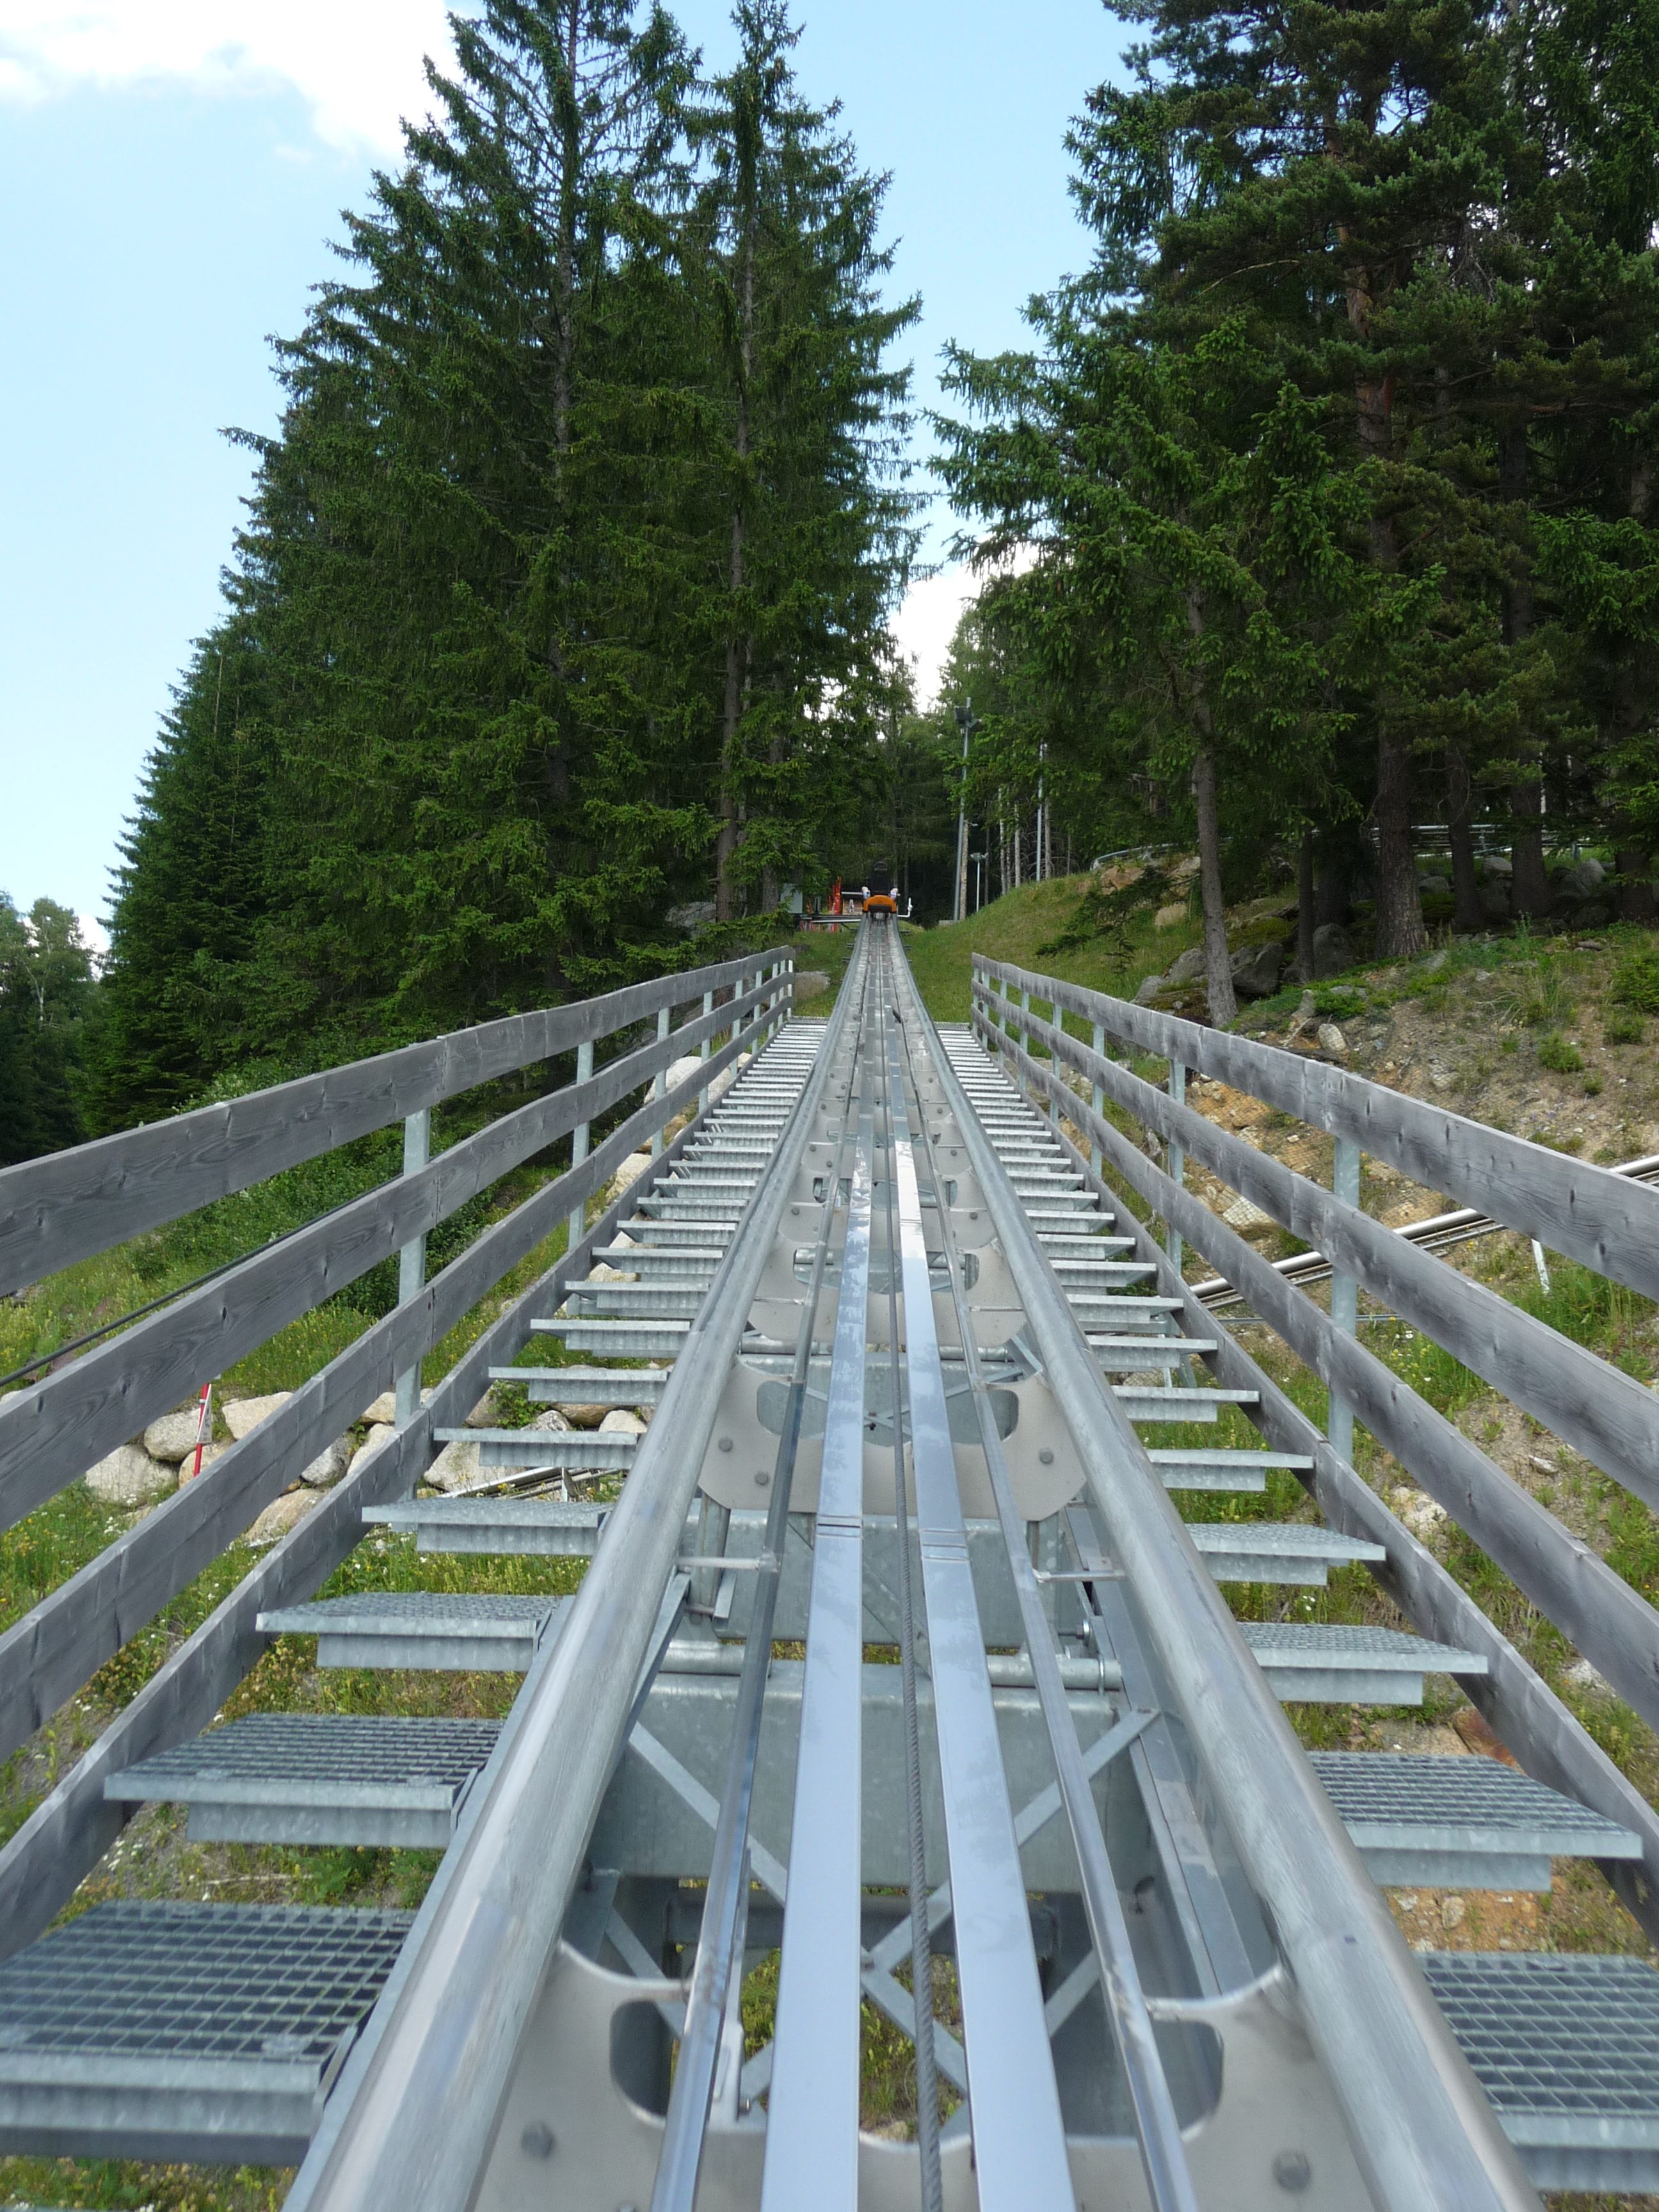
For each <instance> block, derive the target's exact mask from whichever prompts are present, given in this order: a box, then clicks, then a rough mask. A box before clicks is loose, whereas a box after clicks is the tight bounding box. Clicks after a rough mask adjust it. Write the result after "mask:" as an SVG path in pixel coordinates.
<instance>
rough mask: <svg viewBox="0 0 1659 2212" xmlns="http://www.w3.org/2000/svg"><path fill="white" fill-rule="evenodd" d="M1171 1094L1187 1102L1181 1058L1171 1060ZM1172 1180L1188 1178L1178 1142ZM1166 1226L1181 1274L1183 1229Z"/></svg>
mask: <svg viewBox="0 0 1659 2212" xmlns="http://www.w3.org/2000/svg"><path fill="white" fill-rule="evenodd" d="M1170 1097H1171V1098H1173V1099H1174V1101H1175V1103H1176V1105H1177V1106H1184V1105H1185V1104H1186V1103H1187V1070H1186V1068H1185V1067H1184V1066H1182V1063H1181V1062H1180V1061H1179V1060H1171V1061H1170ZM1186 1180H1187V1155H1186V1153H1185V1152H1184V1151H1183V1150H1182V1147H1181V1146H1179V1145H1176V1144H1171V1145H1170V1182H1178V1183H1183V1184H1184V1183H1185V1182H1186ZM1164 1226H1165V1229H1166V1230H1168V1235H1167V1237H1165V1239H1164V1249H1165V1250H1166V1251H1167V1252H1168V1253H1169V1255H1170V1266H1171V1267H1173V1268H1174V1269H1175V1271H1176V1273H1177V1274H1179V1273H1180V1272H1181V1257H1182V1251H1183V1250H1184V1249H1185V1248H1184V1247H1183V1245H1182V1242H1181V1231H1179V1230H1178V1229H1170V1227H1169V1224H1168V1223H1167V1222H1166V1223H1165V1224H1164Z"/></svg>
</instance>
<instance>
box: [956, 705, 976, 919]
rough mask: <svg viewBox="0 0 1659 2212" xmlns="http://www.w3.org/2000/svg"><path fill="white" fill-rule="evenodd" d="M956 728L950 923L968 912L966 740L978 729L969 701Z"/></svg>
mask: <svg viewBox="0 0 1659 2212" xmlns="http://www.w3.org/2000/svg"><path fill="white" fill-rule="evenodd" d="M978 727H979V724H978V722H977V721H976V720H975V719H974V702H973V701H972V700H971V699H967V700H964V701H963V703H962V705H961V706H960V707H958V708H957V728H958V729H959V730H960V731H961V732H962V792H961V797H960V804H959V805H958V808H957V884H956V896H955V897H954V898H953V899H952V901H951V921H963V919H964V918H965V916H966V915H967V912H968V740H969V738H970V737H972V735H973V733H974V732H975V730H976V729H977V728H978Z"/></svg>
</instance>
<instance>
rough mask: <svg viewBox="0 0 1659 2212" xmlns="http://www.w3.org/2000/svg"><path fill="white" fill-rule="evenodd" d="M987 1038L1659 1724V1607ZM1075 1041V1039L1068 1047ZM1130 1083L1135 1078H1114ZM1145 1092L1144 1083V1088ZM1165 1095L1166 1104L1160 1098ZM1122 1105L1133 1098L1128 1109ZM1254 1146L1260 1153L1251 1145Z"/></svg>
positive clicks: (1034, 1067)
mask: <svg viewBox="0 0 1659 2212" xmlns="http://www.w3.org/2000/svg"><path fill="white" fill-rule="evenodd" d="M987 1042H991V1043H992V1045H993V1048H994V1049H1000V1050H1001V1051H1002V1052H1004V1053H1005V1054H1007V1055H1008V1056H1009V1057H1010V1058H1011V1059H1012V1061H1013V1064H1014V1066H1015V1067H1016V1068H1017V1070H1018V1073H1019V1075H1020V1077H1021V1078H1022V1079H1024V1080H1025V1081H1027V1082H1028V1083H1030V1084H1031V1085H1034V1086H1035V1087H1036V1089H1037V1090H1039V1091H1042V1092H1043V1093H1044V1094H1045V1095H1046V1096H1048V1097H1058V1098H1059V1099H1060V1102H1061V1103H1062V1105H1063V1107H1064V1109H1065V1110H1066V1113H1067V1114H1068V1115H1070V1117H1071V1119H1072V1121H1073V1125H1074V1126H1075V1127H1078V1128H1080V1129H1082V1130H1084V1131H1085V1133H1086V1134H1087V1135H1088V1137H1089V1139H1090V1141H1091V1143H1097V1144H1098V1145H1099V1146H1100V1148H1101V1154H1102V1157H1103V1159H1105V1160H1108V1161H1109V1162H1110V1164H1111V1165H1112V1168H1113V1170H1114V1171H1115V1173H1116V1174H1118V1175H1121V1176H1122V1177H1123V1178H1124V1180H1125V1181H1126V1182H1128V1183H1129V1184H1130V1185H1131V1186H1132V1188H1134V1189H1137V1190H1139V1191H1140V1192H1141V1193H1142V1194H1143V1195H1145V1196H1147V1197H1149V1199H1152V1193H1154V1192H1156V1194H1157V1196H1156V1198H1155V1199H1152V1202H1153V1203H1155V1204H1157V1205H1158V1206H1159V1207H1160V1210H1162V1211H1164V1218H1165V1220H1167V1221H1168V1222H1169V1223H1170V1226H1171V1227H1172V1228H1175V1229H1177V1230H1179V1231H1180V1232H1181V1234H1182V1236H1183V1237H1185V1238H1186V1239H1187V1240H1188V1243H1190V1244H1192V1245H1193V1246H1194V1249H1196V1250H1198V1251H1200V1252H1201V1253H1202V1254H1203V1255H1204V1256H1205V1257H1206V1259H1207V1260H1208V1261H1211V1262H1212V1265H1214V1266H1215V1267H1219V1268H1221V1269H1222V1270H1223V1271H1224V1272H1228V1271H1231V1269H1232V1268H1234V1267H1237V1268H1238V1269H1240V1270H1241V1271H1242V1272H1241V1273H1237V1274H1234V1273H1231V1272H1228V1279H1229V1280H1230V1281H1231V1282H1234V1283H1237V1285H1238V1287H1239V1288H1240V1289H1241V1290H1243V1291H1245V1292H1246V1294H1247V1295H1248V1297H1249V1299H1250V1302H1251V1304H1253V1305H1254V1306H1255V1310H1256V1311H1257V1312H1258V1313H1260V1314H1261V1316H1262V1318H1263V1319H1264V1320H1265V1321H1267V1322H1268V1323H1269V1324H1270V1325H1271V1326H1272V1327H1273V1328H1274V1329H1275V1330H1276V1331H1277V1332H1278V1334H1279V1335H1280V1336H1281V1337H1282V1338H1283V1339H1284V1340H1285V1342H1286V1343H1287V1344H1288V1345H1289V1346H1290V1347H1291V1350H1292V1351H1293V1352H1296V1354H1297V1357H1298V1358H1300V1359H1301V1360H1302V1361H1303V1362H1304V1364H1306V1365H1307V1366H1308V1367H1310V1369H1312V1370H1313V1371H1314V1372H1315V1373H1316V1375H1318V1376H1319V1377H1320V1379H1321V1380H1322V1382H1324V1383H1326V1384H1327V1385H1328V1386H1329V1387H1331V1388H1334V1389H1337V1390H1340V1392H1341V1394H1342V1395H1343V1396H1344V1397H1345V1398H1346V1400H1347V1401H1348V1402H1349V1403H1350V1404H1351V1405H1352V1407H1353V1408H1354V1411H1355V1413H1357V1414H1358V1417H1359V1418H1360V1419H1362V1420H1363V1421H1364V1424H1365V1425H1366V1427H1367V1428H1369V1429H1370V1431H1371V1433H1372V1434H1373V1436H1375V1437H1376V1439H1377V1441H1378V1443H1381V1444H1383V1446H1384V1448H1385V1449H1387V1450H1389V1452H1391V1453H1392V1454H1393V1455H1394V1456H1395V1459H1397V1460H1398V1461H1399V1462H1400V1463H1401V1466H1402V1467H1404V1468H1407V1470H1408V1471H1409V1472H1410V1473H1411V1474H1413V1476H1414V1477H1415V1478H1416V1480H1418V1481H1419V1483H1420V1484H1421V1485H1422V1486H1423V1488H1424V1489H1425V1491H1427V1492H1428V1493H1429V1495H1430V1497H1431V1498H1435V1499H1436V1500H1437V1503H1439V1504H1442V1505H1443V1506H1444V1507H1445V1508H1446V1510H1447V1511H1448V1512H1449V1514H1450V1515H1451V1516H1452V1517H1453V1518H1454V1519H1455V1521H1457V1522H1459V1523H1460V1525H1461V1526H1462V1528H1465V1529H1467V1530H1468V1534H1470V1535H1471V1536H1472V1537H1473V1538H1474V1541H1475V1542H1476V1543H1477V1544H1479V1545H1480V1547H1481V1549H1482V1550H1483V1551H1484V1552H1486V1553H1487V1555H1488V1557H1489V1558H1491V1559H1492V1560H1493V1561H1494V1562H1495V1563H1496V1565H1498V1566H1499V1567H1500V1568H1502V1570H1503V1571H1504V1573H1505V1574H1507V1575H1508V1576H1509V1577H1510V1579H1511V1581H1513V1582H1514V1583H1515V1584H1516V1587H1517V1588H1518V1589H1521V1590H1522V1592H1523V1593H1524V1594H1525V1595H1526V1596H1528V1598H1530V1599H1531V1600H1532V1601H1533V1602H1534V1604H1535V1605H1537V1606H1539V1607H1541V1609H1542V1610H1543V1611H1544V1612H1545V1613H1547V1615H1548V1616H1549V1618H1550V1619H1551V1620H1553V1621H1554V1622H1555V1624H1556V1626H1558V1627H1559V1629H1560V1630H1561V1631H1562V1632H1563V1633H1564V1634H1565V1635H1566V1636H1568V1637H1570V1638H1571V1640H1572V1642H1573V1643H1574V1644H1576V1645H1577V1648H1578V1650H1580V1651H1582V1652H1583V1654H1584V1656H1586V1658H1588V1659H1589V1660H1590V1661H1591V1662H1592V1663H1593V1664H1594V1665H1595V1666H1596V1667H1597V1668H1600V1669H1601V1673H1602V1674H1605V1675H1606V1676H1607V1680H1608V1681H1609V1682H1611V1683H1612V1684H1613V1686H1614V1688H1615V1689H1617V1690H1618V1692H1619V1693H1620V1696H1621V1697H1623V1698H1625V1699H1627V1700H1628V1702H1629V1703H1630V1704H1631V1705H1632V1706H1633V1707H1634V1708H1635V1710H1636V1711H1638V1713H1640V1714H1641V1715H1642V1717H1643V1718H1644V1720H1646V1721H1647V1723H1649V1725H1650V1727H1652V1726H1659V1613H1655V1611H1654V1609H1653V1607H1651V1606H1650V1605H1649V1604H1648V1603H1647V1602H1646V1601H1645V1600H1644V1598H1642V1597H1641V1596H1639V1595H1638V1593H1637V1592H1636V1591H1635V1590H1633V1589H1632V1588H1631V1586H1630V1585H1629V1583H1626V1582H1625V1581H1623V1580H1622V1579H1621V1577H1619V1576H1618V1575H1616V1574H1614V1573H1613V1570H1612V1569H1611V1568H1610V1567H1609V1566H1607V1564H1606V1562H1605V1561H1603V1560H1602V1559H1600V1558H1598V1557H1597V1555H1596V1554H1595V1552H1593V1551H1592V1550H1591V1549H1590V1547H1589V1546H1588V1545H1587V1544H1584V1543H1582V1542H1581V1541H1579V1540H1578V1539H1577V1537H1575V1536H1573V1535H1571V1534H1570V1533H1569V1532H1568V1531H1567V1530H1566V1529H1565V1528H1563V1527H1562V1525H1561V1523H1560V1522H1559V1521H1557V1520H1556V1519H1555V1517H1554V1516H1553V1514H1551V1513H1549V1512H1548V1511H1547V1510H1546V1509H1545V1508H1544V1507H1543V1506H1541V1504H1539V1503H1538V1501H1537V1500H1536V1498H1533V1497H1532V1496H1531V1495H1530V1494H1529V1493H1528V1492H1526V1491H1524V1490H1522V1488H1521V1486H1520V1485H1519V1484H1518V1483H1514V1482H1511V1481H1510V1479H1509V1477H1508V1476H1507V1475H1506V1474H1504V1472H1503V1470H1502V1469H1501V1468H1498V1467H1496V1466H1494V1465H1493V1463H1492V1461H1491V1460H1489V1459H1488V1458H1487V1457H1486V1455H1485V1454H1484V1453H1483V1452H1481V1451H1480V1450H1479V1449H1477V1448H1476V1446H1475V1445H1474V1444H1473V1443H1470V1442H1469V1440H1468V1437H1465V1436H1464V1435H1463V1434H1462V1431H1461V1430H1459V1429H1456V1428H1455V1427H1454V1426H1453V1425H1452V1424H1451V1423H1450V1422H1449V1421H1448V1420H1446V1419H1444V1418H1443V1416H1442V1415H1441V1414H1439V1413H1437V1412H1436V1411H1435V1410H1434V1408H1433V1407H1431V1406H1430V1405H1428V1404H1427V1403H1426V1402H1425V1401H1424V1400H1423V1399H1421V1398H1419V1396H1418V1395H1417V1394H1416V1392H1415V1391H1413V1389H1410V1388H1409V1386H1408V1385H1407V1384H1406V1383H1403V1382H1402V1381H1401V1379H1400V1377H1399V1376H1396V1375H1395V1374H1394V1373H1393V1372H1392V1370H1390V1369H1389V1368H1387V1367H1385V1366H1384V1365H1383V1363H1382V1361H1381V1360H1379V1359H1376V1358H1373V1357H1372V1356H1371V1354H1370V1352H1367V1351H1366V1350H1365V1349H1364V1346H1362V1345H1361V1344H1359V1343H1358V1340H1356V1339H1355V1338H1353V1337H1351V1336H1349V1335H1348V1334H1346V1332H1345V1331H1343V1330H1341V1329H1340V1328H1336V1327H1335V1325H1334V1323H1333V1322H1332V1321H1331V1319H1330V1316H1328V1314H1326V1313H1325V1312H1323V1311H1322V1310H1321V1308H1319V1307H1318V1306H1316V1304H1314V1303H1313V1301H1312V1300H1311V1299H1310V1298H1309V1297H1305V1296H1304V1294H1303V1293H1302V1292H1301V1291H1299V1290H1297V1288H1296V1286H1295V1285H1293V1284H1289V1283H1286V1282H1285V1280H1284V1279H1282V1278H1281V1277H1280V1276H1279V1275H1278V1274H1276V1273H1275V1272H1274V1270H1273V1268H1272V1267H1269V1266H1268V1264H1267V1261H1265V1260H1263V1259H1262V1258H1261V1256H1260V1255H1259V1254H1257V1253H1255V1252H1254V1251H1252V1250H1251V1249H1250V1248H1249V1245H1247V1244H1246V1243H1244V1241H1243V1238H1242V1237H1236V1236H1235V1235H1234V1234H1233V1232H1232V1231H1231V1230H1230V1229H1229V1228H1228V1227H1227V1226H1226V1225H1225V1222H1222V1221H1221V1220H1219V1219H1218V1217H1217V1216H1216V1215H1215V1214H1213V1213H1212V1212H1211V1211H1210V1209H1209V1208H1208V1206H1206V1205H1205V1204H1204V1203H1203V1201H1202V1200H1200V1199H1197V1198H1194V1196H1193V1194H1192V1193H1191V1192H1190V1191H1187V1190H1184V1189H1182V1187H1181V1186H1180V1185H1179V1184H1177V1183H1176V1182H1173V1181H1172V1180H1171V1179H1170V1177H1168V1176H1165V1175H1164V1173H1163V1170H1161V1169H1159V1168H1158V1167H1156V1166H1155V1165H1154V1164H1153V1163H1152V1162H1151V1161H1150V1160H1148V1159H1147V1158H1146V1155H1145V1154H1144V1153H1143V1152H1140V1151H1139V1148H1138V1147H1137V1146H1134V1145H1133V1144H1132V1143H1131V1142H1130V1140H1129V1139H1127V1137H1126V1136H1124V1134H1123V1133H1122V1132H1121V1130H1120V1129H1119V1128H1117V1127H1116V1126H1115V1124H1114V1123H1112V1122H1111V1121H1108V1120H1106V1119H1105V1118H1104V1116H1103V1115H1097V1114H1095V1113H1094V1111H1093V1110H1092V1109H1091V1107H1090V1106H1089V1105H1088V1104H1087V1103H1085V1101H1083V1100H1080V1099H1079V1098H1078V1097H1077V1095H1076V1093H1075V1092H1073V1091H1071V1090H1070V1089H1069V1088H1068V1086H1067V1085H1066V1084H1065V1082H1064V1081H1063V1080H1062V1079H1061V1078H1060V1076H1059V1074H1057V1073H1055V1071H1054V1067H1053V1066H1050V1065H1048V1064H1047V1063H1045V1062H1043V1061H1041V1060H1034V1059H1032V1057H1031V1055H1030V1054H1029V1053H1028V1052H1026V1051H1025V1050H1024V1048H1022V1047H1020V1046H1018V1045H1015V1044H1013V1043H1012V1040H1009V1039H1007V1038H1004V1037H997V1036H995V1033H994V1032H988V1033H987ZM1067 1042H1070V1041H1069V1040H1067ZM1115 1073H1117V1074H1119V1075H1120V1076H1124V1077H1125V1079H1126V1081H1127V1082H1128V1083H1131V1084H1132V1083H1133V1082H1135V1080H1136V1079H1135V1078H1133V1077H1132V1076H1127V1075H1126V1072H1125V1071H1124V1070H1122V1069H1118V1070H1116V1071H1115ZM1142 1087H1143V1088H1144V1087H1146V1086H1142ZM1153 1095H1154V1096H1161V1094H1159V1093H1154V1094H1153ZM1123 1103H1127V1101H1125V1102H1123ZM1245 1149H1246V1150H1247V1151H1248V1150H1249V1147H1248V1146H1247V1147H1245ZM1182 1295H1183V1296H1186V1297H1188V1301H1189V1309H1190V1315H1191V1317H1192V1318H1193V1319H1194V1322H1195V1324H1196V1325H1197V1326H1198V1327H1199V1328H1200V1329H1202V1330H1204V1331H1205V1332H1206V1334H1207V1333H1208V1330H1209V1327H1210V1322H1211V1317H1210V1316H1208V1315H1206V1313H1205V1310H1204V1309H1203V1307H1202V1306H1201V1305H1200V1304H1199V1303H1198V1301H1197V1300H1196V1299H1195V1298H1192V1297H1191V1296H1190V1291H1189V1290H1187V1289H1183V1291H1182Z"/></svg>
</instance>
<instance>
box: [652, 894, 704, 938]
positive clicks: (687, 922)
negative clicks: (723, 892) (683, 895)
mask: <svg viewBox="0 0 1659 2212" xmlns="http://www.w3.org/2000/svg"><path fill="white" fill-rule="evenodd" d="M663 919H664V921H666V922H667V924H668V927H670V928H671V929H683V930H684V931H685V932H686V933H687V934H688V935H689V934H690V932H691V931H693V930H694V929H707V928H708V925H709V923H710V922H711V921H713V920H714V900H713V899H690V900H688V901H687V902H686V903H685V905H684V906H671V907H670V908H669V909H668V912H667V913H666V914H665V915H664V917H663Z"/></svg>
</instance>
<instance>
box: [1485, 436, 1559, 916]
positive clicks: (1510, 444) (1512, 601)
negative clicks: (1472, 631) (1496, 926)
mask: <svg viewBox="0 0 1659 2212" xmlns="http://www.w3.org/2000/svg"><path fill="white" fill-rule="evenodd" d="M1498 494H1499V496H1500V497H1501V498H1502V499H1503V500H1504V501H1505V502H1506V503H1507V504H1509V505H1510V506H1514V507H1521V506H1523V505H1524V504H1525V501H1526V497H1527V431H1526V425H1525V424H1524V423H1523V422H1510V423H1506V424H1505V425H1504V428H1503V429H1502V430H1500V431H1499V433H1498ZM1502 614H1503V626H1504V644H1505V645H1507V646H1510V647H1516V646H1522V645H1524V644H1525V643H1526V641H1527V640H1528V638H1529V637H1530V636H1531V635H1532V623H1533V592H1532V574H1531V571H1530V569H1529V568H1528V566H1527V563H1526V556H1525V553H1524V551H1523V550H1522V548H1520V547H1519V546H1517V547H1516V548H1515V566H1514V568H1512V569H1511V570H1510V574H1509V575H1508V577H1507V578H1506V579H1505V581H1504V589H1503V605H1502ZM1510 814H1511V815H1512V816H1513V817H1514V821H1515V829H1514V832H1513V844H1512V847H1511V851H1510V859H1511V861H1512V863H1513V866H1514V869H1515V873H1514V875H1513V877H1512V878H1510V902H1511V905H1512V908H1513V910H1514V912H1515V913H1516V914H1517V915H1530V916H1533V917H1534V918H1535V917H1537V916H1539V915H1543V914H1545V913H1546V912H1547V910H1548V908H1549V902H1550V888H1549V878H1548V876H1547V873H1546V872H1545V868H1544V781H1543V769H1542V764H1541V763H1540V765H1539V769H1538V772H1537V774H1536V775H1532V774H1528V775H1522V777H1521V778H1520V779H1519V780H1518V781H1516V782H1514V783H1512V784H1511V785H1510Z"/></svg>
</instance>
